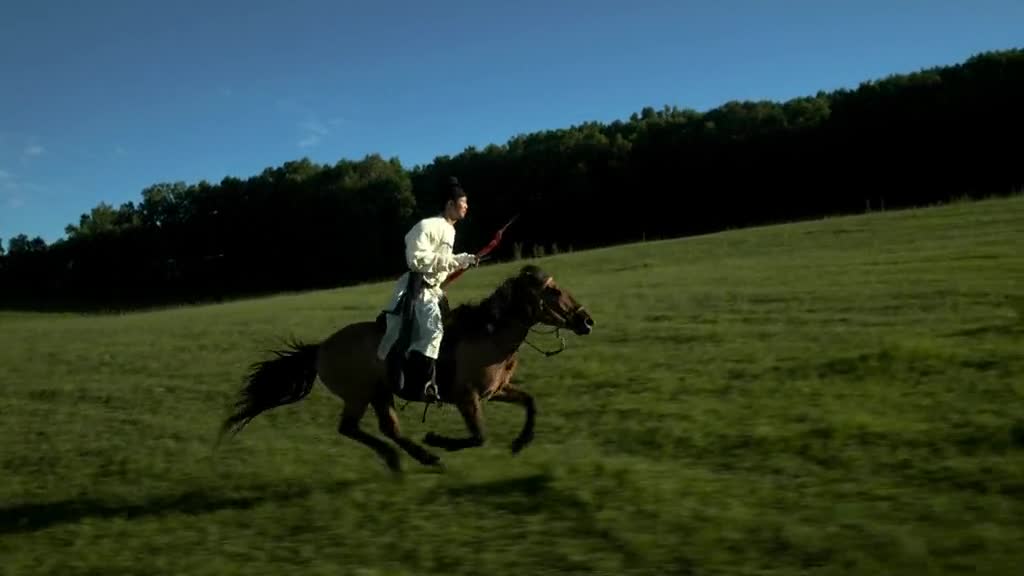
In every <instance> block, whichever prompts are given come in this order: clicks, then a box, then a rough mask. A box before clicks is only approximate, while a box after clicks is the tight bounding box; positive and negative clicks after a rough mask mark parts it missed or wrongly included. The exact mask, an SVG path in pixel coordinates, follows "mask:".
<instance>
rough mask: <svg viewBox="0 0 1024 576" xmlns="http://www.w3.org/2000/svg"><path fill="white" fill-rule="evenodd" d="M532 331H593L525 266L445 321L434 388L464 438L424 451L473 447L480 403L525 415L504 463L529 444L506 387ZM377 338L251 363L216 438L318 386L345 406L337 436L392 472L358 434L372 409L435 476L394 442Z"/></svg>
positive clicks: (362, 326) (384, 450) (339, 340)
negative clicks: (365, 449)
mask: <svg viewBox="0 0 1024 576" xmlns="http://www.w3.org/2000/svg"><path fill="white" fill-rule="evenodd" d="M537 324H545V325H547V326H552V327H555V328H556V329H568V330H571V331H573V332H574V333H576V334H579V335H586V334H589V333H590V332H591V331H592V330H593V326H594V320H593V318H591V316H590V314H589V313H588V312H587V311H586V310H585V309H584V308H583V306H581V305H580V304H579V303H578V302H577V301H576V299H575V297H573V295H572V294H570V293H569V291H567V290H566V289H564V288H561V287H560V286H559V285H558V284H557V283H556V282H555V281H554V279H553V278H552V277H551V276H550V275H548V274H546V273H545V272H544V271H542V270H541V269H540V268H538V267H537V266H533V265H527V266H524V267H523V268H522V269H521V270H520V271H519V273H518V274H517V275H515V276H512V277H509V278H507V279H506V280H505V281H504V282H503V283H501V285H500V286H498V288H497V289H496V290H495V291H494V292H493V293H492V294H491V295H490V296H488V297H487V298H485V299H483V300H481V301H480V302H479V303H476V304H463V305H461V306H459V307H458V308H455V309H454V310H452V311H451V312H450V313H449V314H447V315H446V318H445V335H444V339H443V341H442V346H441V353H440V356H439V358H438V362H437V375H438V378H437V384H438V388H439V390H440V394H441V398H442V399H443V400H444V401H445V402H448V403H451V404H454V405H456V406H457V407H458V409H459V412H460V413H461V414H462V417H463V419H464V420H465V424H466V428H467V429H468V431H469V436H468V437H464V438H450V437H445V436H441V435H438V434H435V433H433V432H430V433H428V434H427V435H426V436H425V438H424V440H423V441H424V443H426V444H427V445H429V446H434V447H437V448H442V449H445V450H448V451H454V450H461V449H464V448H472V447H477V446H482V445H483V444H484V441H485V438H484V430H483V415H482V413H481V402H483V401H485V400H494V401H497V402H510V403H515V404H520V405H522V406H523V408H524V409H525V411H526V420H525V423H524V424H523V428H522V430H521V431H520V433H519V435H518V436H517V437H516V439H515V441H513V443H512V452H513V453H517V452H519V451H520V450H522V449H523V448H524V447H526V445H527V444H529V443H530V441H531V440H533V427H534V416H535V409H534V401H533V397H532V396H530V395H529V394H527V393H526V392H524V391H523V390H521V389H520V388H519V387H517V386H516V385H514V384H511V383H510V380H511V378H512V374H513V372H514V371H515V369H516V365H517V362H518V356H517V354H518V349H519V346H520V345H521V344H522V343H523V341H524V340H525V339H526V336H527V333H528V332H529V331H530V330H531V329H532V328H533V327H534V326H535V325H537ZM383 333H384V327H383V322H381V320H380V318H378V319H377V321H376V322H369V321H366V322H356V323H353V324H349V325H347V326H344V327H342V328H341V329H339V330H338V331H336V332H335V333H333V334H331V335H330V336H329V337H328V338H327V339H326V340H324V341H323V342H321V343H319V344H303V343H301V342H294V343H292V344H290V345H289V346H288V348H287V349H285V350H279V351H275V352H274V353H275V354H276V358H272V359H270V360H265V361H262V362H257V363H254V364H253V365H252V367H251V372H250V374H249V375H248V377H247V379H246V385H245V386H244V387H243V389H242V391H241V395H240V398H239V399H238V401H237V402H236V404H235V411H234V413H233V414H232V415H231V416H229V417H228V418H227V419H226V420H225V421H224V423H223V426H222V427H221V435H222V436H223V435H224V434H225V433H228V432H230V433H231V434H232V435H233V434H236V433H238V432H239V431H241V429H242V428H244V427H245V425H246V424H248V423H249V422H250V421H251V420H252V419H253V418H255V417H256V416H257V415H259V414H260V413H262V412H264V411H266V410H270V409H272V408H275V407H278V406H283V405H285V404H291V403H294V402H298V401H299V400H302V399H303V398H305V397H306V396H307V395H308V394H309V393H310V392H311V391H312V389H313V384H314V383H315V382H316V379H317V376H319V378H320V380H321V382H323V384H324V385H325V386H326V387H327V388H328V389H329V390H330V391H331V392H333V393H334V394H335V395H336V396H338V397H339V398H341V400H342V401H343V403H344V408H343V410H342V413H341V421H340V423H339V425H338V432H339V433H341V434H342V435H343V436H346V437H348V438H352V439H353V440H356V441H358V442H361V443H362V444H365V445H366V446H369V447H370V448H372V449H373V450H374V451H376V452H377V454H378V455H379V456H380V457H381V458H383V459H384V461H385V462H386V463H387V465H388V467H389V468H391V469H392V470H393V471H395V472H398V471H400V470H401V466H400V463H399V453H398V451H397V450H396V449H395V448H394V446H392V445H390V444H388V443H387V442H385V441H384V440H381V439H380V438H378V437H376V436H374V435H372V434H370V433H368V432H366V431H364V430H362V429H361V428H360V427H359V421H360V419H361V418H362V417H363V415H364V414H365V413H366V410H367V408H368V407H371V406H372V407H373V410H374V412H376V414H377V420H378V424H379V427H380V431H381V432H382V433H383V434H384V435H385V436H386V437H387V438H389V439H390V440H392V441H393V442H394V443H395V444H397V445H398V446H399V447H401V448H402V449H403V450H405V452H407V453H408V454H409V455H410V456H412V457H413V458H415V459H416V460H417V461H419V462H420V463H421V464H424V465H427V466H436V467H439V468H443V465H442V464H441V460H440V458H438V457H437V456H436V455H435V454H432V453H431V452H429V451H428V450H427V449H425V448H424V447H423V446H421V445H420V444H418V443H416V442H415V441H413V440H412V439H410V438H408V437H406V436H403V435H402V432H401V430H400V428H399V425H398V415H397V413H396V412H395V405H394V392H393V391H392V390H391V389H390V388H389V387H388V385H387V384H386V382H387V379H386V378H385V370H386V365H385V362H384V361H382V360H379V359H378V358H377V354H376V351H377V344H378V343H379V342H380V339H381V337H382V336H383Z"/></svg>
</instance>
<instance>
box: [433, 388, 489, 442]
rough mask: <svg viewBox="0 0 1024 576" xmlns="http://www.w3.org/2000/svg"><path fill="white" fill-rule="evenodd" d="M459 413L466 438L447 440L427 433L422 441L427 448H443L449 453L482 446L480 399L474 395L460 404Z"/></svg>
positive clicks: (444, 437)
mask: <svg viewBox="0 0 1024 576" xmlns="http://www.w3.org/2000/svg"><path fill="white" fill-rule="evenodd" d="M459 412H460V413H462V419H463V420H464V421H465V422H466V429H467V430H469V437H468V438H449V437H447V436H441V435H440V434H435V433H433V432H428V433H427V435H426V437H425V438H424V439H423V441H424V442H425V443H426V444H427V445H429V446H435V447H437V448H444V449H445V450H447V451H449V452H454V451H456V450H463V449H465V448H476V447H478V446H483V445H484V423H483V411H482V409H481V407H480V397H479V396H477V395H476V394H474V395H473V396H472V397H471V398H469V399H467V400H465V401H463V402H460V403H459Z"/></svg>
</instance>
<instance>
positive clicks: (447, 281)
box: [441, 214, 519, 289]
mask: <svg viewBox="0 0 1024 576" xmlns="http://www.w3.org/2000/svg"><path fill="white" fill-rule="evenodd" d="M516 218H519V215H518V214H516V215H515V216H513V217H512V219H511V220H509V221H508V222H507V223H506V224H505V225H504V226H502V227H501V228H500V229H498V231H497V232H496V233H495V234H494V238H492V239H491V241H490V243H489V244H487V246H484V247H483V248H481V249H480V251H479V252H477V253H476V257H477V258H483V257H484V256H487V255H488V254H490V253H491V251H492V250H494V249H495V248H496V247H497V246H498V243H499V242H501V236H502V234H504V233H505V229H506V228H508V227H509V224H512V223H513V222H515V221H516ZM466 270H467V269H466V268H463V269H462V270H456V271H455V272H453V273H452V274H451V275H449V276H448V277H447V278H445V281H444V282H442V283H441V288H442V289H443V288H444V287H445V286H447V285H448V284H450V283H452V282H453V281H454V280H455V279H456V278H458V277H459V276H462V273H463V272H465V271H466Z"/></svg>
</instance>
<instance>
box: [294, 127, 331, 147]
mask: <svg viewBox="0 0 1024 576" xmlns="http://www.w3.org/2000/svg"><path fill="white" fill-rule="evenodd" d="M299 130H301V131H302V132H303V134H304V135H303V137H302V139H301V140H299V148H311V147H313V146H316V145H317V144H319V143H320V141H321V140H323V139H324V137H325V136H327V135H328V134H330V133H331V129H330V128H329V127H328V124H325V123H323V122H320V121H319V120H307V121H305V122H302V123H300V124H299Z"/></svg>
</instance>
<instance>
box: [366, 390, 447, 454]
mask: <svg viewBox="0 0 1024 576" xmlns="http://www.w3.org/2000/svg"><path fill="white" fill-rule="evenodd" d="M373 410H374V412H376V413H377V420H378V422H379V424H380V431H381V433H382V434H384V435H385V436H387V437H388V438H390V439H391V440H393V441H394V442H395V444H398V445H399V446H401V448H402V450H405V451H406V452H407V453H408V454H409V455H410V456H412V457H413V458H415V459H416V460H417V461H418V462H419V463H420V464H424V465H426V466H437V467H443V465H442V464H441V459H440V458H438V457H437V456H436V455H435V454H431V453H430V452H428V451H427V449H426V448H424V447H423V446H420V445H419V444H417V443H416V442H414V441H413V440H412V439H410V438H408V437H406V436H402V429H401V427H400V426H399V424H398V414H397V413H396V412H395V405H394V401H393V399H392V397H391V394H387V395H386V396H381V397H379V398H378V399H376V400H374V402H373Z"/></svg>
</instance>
